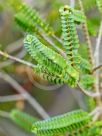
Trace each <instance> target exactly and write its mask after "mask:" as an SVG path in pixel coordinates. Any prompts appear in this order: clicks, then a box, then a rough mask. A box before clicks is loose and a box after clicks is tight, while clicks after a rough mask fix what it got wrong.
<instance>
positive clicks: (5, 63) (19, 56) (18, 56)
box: [0, 49, 26, 68]
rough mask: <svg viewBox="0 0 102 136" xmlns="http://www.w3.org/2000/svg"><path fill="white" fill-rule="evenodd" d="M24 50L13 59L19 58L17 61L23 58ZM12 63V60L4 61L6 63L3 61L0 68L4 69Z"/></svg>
mask: <svg viewBox="0 0 102 136" xmlns="http://www.w3.org/2000/svg"><path fill="white" fill-rule="evenodd" d="M25 53H26V52H25V50H24V49H23V50H21V51H20V52H19V53H18V54H17V55H15V57H16V58H19V59H22V58H23V57H24V55H25ZM12 63H14V60H11V59H10V60H6V61H3V62H1V63H0V68H3V67H6V66H8V65H10V64H12Z"/></svg>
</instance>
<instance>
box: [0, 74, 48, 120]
mask: <svg viewBox="0 0 102 136" xmlns="http://www.w3.org/2000/svg"><path fill="white" fill-rule="evenodd" d="M0 78H2V79H4V80H5V81H7V82H8V83H9V84H10V85H11V86H12V87H14V88H15V89H16V90H17V92H19V93H20V94H22V96H23V97H24V98H25V99H26V100H27V101H28V102H29V104H31V106H32V107H33V108H34V109H36V111H37V112H38V113H39V114H40V115H41V117H42V118H44V119H46V118H48V117H49V115H48V114H47V113H46V111H45V110H44V109H43V107H42V106H41V105H40V104H39V103H38V102H37V101H36V100H35V98H34V97H32V96H31V95H30V94H29V93H28V92H27V91H26V90H25V89H24V88H23V87H22V86H21V85H20V84H19V83H17V81H16V80H14V79H13V78H12V77H10V76H9V75H8V74H6V73H4V72H1V73H0Z"/></svg>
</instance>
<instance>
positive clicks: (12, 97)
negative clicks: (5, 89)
mask: <svg viewBox="0 0 102 136" xmlns="http://www.w3.org/2000/svg"><path fill="white" fill-rule="evenodd" d="M22 99H24V97H23V96H22V95H20V94H17V95H8V96H0V102H8V101H18V100H22Z"/></svg>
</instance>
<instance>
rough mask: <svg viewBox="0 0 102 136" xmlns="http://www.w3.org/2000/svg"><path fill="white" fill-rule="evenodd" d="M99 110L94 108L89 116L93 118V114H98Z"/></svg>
mask: <svg viewBox="0 0 102 136" xmlns="http://www.w3.org/2000/svg"><path fill="white" fill-rule="evenodd" d="M99 110H100V108H99V107H96V108H95V109H94V110H93V111H92V112H91V113H90V116H94V115H95V114H97V113H98V112H99Z"/></svg>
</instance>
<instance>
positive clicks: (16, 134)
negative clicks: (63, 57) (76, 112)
mask: <svg viewBox="0 0 102 136" xmlns="http://www.w3.org/2000/svg"><path fill="white" fill-rule="evenodd" d="M23 1H24V2H26V3H27V4H28V5H30V6H31V7H33V8H35V9H36V10H37V11H38V12H39V14H40V15H41V17H42V18H44V19H45V20H47V22H48V23H49V24H50V25H51V26H52V27H53V28H54V30H55V34H56V36H58V37H61V24H60V16H59V8H60V7H61V6H63V5H65V4H69V5H70V4H72V3H71V0H23ZM19 3H20V0H0V49H1V50H3V51H5V52H7V53H9V54H10V55H13V56H16V57H18V58H21V59H23V60H27V61H29V62H30V61H31V58H30V57H29V56H28V55H27V54H26V51H25V49H24V47H23V38H24V32H23V31H22V30H21V29H20V28H19V27H18V26H17V24H16V23H15V21H14V15H15V11H14V7H16V5H17V4H19ZM83 4H84V8H85V13H86V15H87V17H88V19H87V23H88V26H89V30H88V31H89V34H90V36H91V41H92V43H93V49H94V47H95V42H96V36H97V32H98V27H99V24H100V16H99V13H98V10H97V7H96V4H95V0H83ZM12 6H13V8H12ZM75 7H76V9H79V5H78V3H77V1H76V2H75ZM93 28H94V29H93ZM77 31H78V35H79V39H80V44H81V47H80V49H79V52H80V53H81V54H82V56H83V57H85V58H87V50H86V46H85V44H86V43H85V39H84V36H83V32H82V29H81V26H80V27H79V26H78V27H77ZM100 59H101V57H100ZM3 72H5V73H7V74H8V75H9V77H10V78H12V79H14V81H17V83H19V84H20V86H21V88H24V89H25V91H26V92H27V94H28V95H30V97H31V98H32V99H34V100H36V101H37V102H38V103H39V104H40V105H41V106H42V107H43V108H44V110H45V111H46V112H47V113H48V114H49V116H55V115H59V114H62V113H66V112H68V111H71V110H73V109H78V108H83V109H85V110H87V108H88V106H87V101H86V98H85V96H83V95H82V94H81V93H80V92H79V91H78V90H77V89H76V90H73V89H71V88H69V87H68V86H66V85H60V86H56V85H52V84H49V83H48V82H47V81H44V80H42V79H41V78H40V77H38V76H37V75H35V74H34V73H33V70H32V69H31V68H28V67H26V66H24V65H22V64H20V63H17V62H13V61H11V60H9V59H6V58H4V57H1V56H0V74H1V76H0V111H4V112H10V111H11V110H12V109H14V108H18V109H20V110H23V111H25V112H27V113H29V114H31V115H33V116H36V117H39V118H40V119H42V117H41V116H40V115H39V114H38V112H37V111H36V108H34V105H33V104H34V103H32V104H31V103H29V100H28V101H27V100H25V99H24V98H23V97H19V91H18V90H17V88H16V87H13V86H12V83H10V82H7V81H6V80H4V79H3V76H2V73H3ZM5 76H6V75H5ZM21 90H22V89H21ZM12 96H15V97H16V96H17V97H16V100H15V99H13V97H12ZM18 97H19V98H18ZM31 135H32V134H29V133H27V132H26V131H24V130H22V129H21V128H19V127H18V126H17V125H15V124H14V123H13V122H12V121H11V120H9V119H6V118H5V117H2V116H0V136H31Z"/></svg>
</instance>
